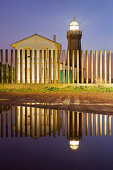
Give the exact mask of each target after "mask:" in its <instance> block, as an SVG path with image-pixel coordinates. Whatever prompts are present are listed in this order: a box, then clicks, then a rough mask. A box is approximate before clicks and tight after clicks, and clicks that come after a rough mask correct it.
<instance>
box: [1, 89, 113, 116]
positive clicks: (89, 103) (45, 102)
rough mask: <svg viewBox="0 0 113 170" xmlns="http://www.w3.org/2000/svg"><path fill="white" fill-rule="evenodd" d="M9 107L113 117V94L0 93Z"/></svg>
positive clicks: (2, 100) (2, 99) (4, 104)
mask: <svg viewBox="0 0 113 170" xmlns="http://www.w3.org/2000/svg"><path fill="white" fill-rule="evenodd" d="M32 103H34V104H32ZM37 103H38V104H37ZM7 105H9V106H29V107H38V108H46V109H57V110H69V111H78V112H86V113H87V112H88V113H97V114H112V115H113V92H37V93H35V92H13V93H12V92H2V93H1V92H0V106H7Z"/></svg>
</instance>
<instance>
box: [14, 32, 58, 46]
mask: <svg viewBox="0 0 113 170" xmlns="http://www.w3.org/2000/svg"><path fill="white" fill-rule="evenodd" d="M34 36H38V37H41V38H44V39H46V40H48V41H51V42H53V43H55V44H58V45H60V46H61V44H60V43H57V42H55V41H52V40H50V39H48V38H45V37H43V36H41V35H38V34H34V35H31V36H30V37H27V38H24V39H22V40H20V41H17V42H15V43H13V44H11V46H12V47H14V45H16V44H17V43H19V42H22V41H24V40H26V39H29V38H31V37H34Z"/></svg>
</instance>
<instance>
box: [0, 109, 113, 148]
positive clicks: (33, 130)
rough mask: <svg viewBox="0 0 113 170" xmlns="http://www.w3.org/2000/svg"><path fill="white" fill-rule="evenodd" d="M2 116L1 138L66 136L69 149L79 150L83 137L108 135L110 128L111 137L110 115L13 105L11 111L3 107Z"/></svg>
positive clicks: (0, 117) (0, 110)
mask: <svg viewBox="0 0 113 170" xmlns="http://www.w3.org/2000/svg"><path fill="white" fill-rule="evenodd" d="M0 113H1V114H0V122H1V126H0V131H1V134H0V136H1V137H8V136H11V137H27V136H28V137H32V138H34V139H38V138H40V137H44V136H47V135H49V136H53V137H56V136H61V135H63V136H67V139H68V141H69V146H70V148H71V149H73V150H76V149H77V148H78V147H79V144H80V141H81V140H82V136H84V135H86V136H88V135H89V134H90V136H94V135H95V136H98V135H100V136H102V135H105V136H106V135H107V129H109V130H108V131H109V133H108V134H109V135H111V119H112V116H111V115H109V116H107V115H99V114H95V115H94V114H93V113H91V114H88V113H83V112H81V113H80V112H74V111H73V112H70V111H60V110H53V109H41V108H35V107H25V106H15V107H13V106H12V107H11V108H10V107H8V106H7V107H3V106H1V107H0ZM107 122H109V123H108V124H107ZM102 125H103V126H102ZM107 126H108V127H107ZM102 127H103V128H102ZM88 131H89V133H88ZM94 131H95V133H94Z"/></svg>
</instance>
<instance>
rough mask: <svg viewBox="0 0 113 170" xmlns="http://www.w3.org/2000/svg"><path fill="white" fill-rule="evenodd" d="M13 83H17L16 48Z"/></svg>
mask: <svg viewBox="0 0 113 170" xmlns="http://www.w3.org/2000/svg"><path fill="white" fill-rule="evenodd" d="M15 83H16V84H17V50H15Z"/></svg>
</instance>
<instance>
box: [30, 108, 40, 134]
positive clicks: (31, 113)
mask: <svg viewBox="0 0 113 170" xmlns="http://www.w3.org/2000/svg"><path fill="white" fill-rule="evenodd" d="M32 109H33V108H32V107H30V136H31V137H32V136H33V135H32V129H33V126H32V120H33V112H32ZM39 117H40V115H39Z"/></svg>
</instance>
